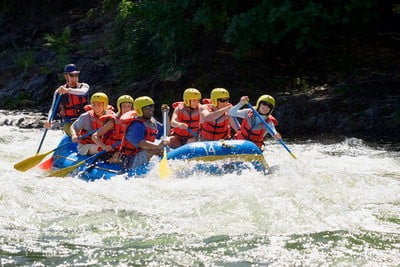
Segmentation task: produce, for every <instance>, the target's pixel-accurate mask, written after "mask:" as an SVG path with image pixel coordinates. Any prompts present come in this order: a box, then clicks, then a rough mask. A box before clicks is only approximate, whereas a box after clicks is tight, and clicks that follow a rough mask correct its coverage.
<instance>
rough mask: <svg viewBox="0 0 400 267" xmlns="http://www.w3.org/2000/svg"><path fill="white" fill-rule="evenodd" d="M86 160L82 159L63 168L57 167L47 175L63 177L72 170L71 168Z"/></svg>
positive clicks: (73, 168)
mask: <svg viewBox="0 0 400 267" xmlns="http://www.w3.org/2000/svg"><path fill="white" fill-rule="evenodd" d="M85 162H86V161H84V160H82V161H80V162H79V163H77V164H75V165H72V166H69V167H66V168H63V169H59V170H56V171H53V172H50V173H49V174H48V175H47V177H65V176H67V175H68V173H70V172H72V171H73V170H75V169H76V168H78V167H79V166H81V165H83V164H85Z"/></svg>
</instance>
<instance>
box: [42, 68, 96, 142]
mask: <svg viewBox="0 0 400 267" xmlns="http://www.w3.org/2000/svg"><path fill="white" fill-rule="evenodd" d="M79 73H80V71H79V70H78V69H77V67H76V66H75V65H74V64H68V65H66V66H65V67H64V78H65V81H66V83H65V84H64V85H61V86H60V87H58V88H57V89H56V90H55V92H54V96H53V102H52V104H51V107H50V111H49V115H48V120H47V121H46V123H45V125H44V127H45V128H46V129H50V128H51V126H52V121H51V120H50V118H53V117H54V116H53V114H52V111H53V110H56V112H57V113H58V114H59V115H60V116H61V119H62V123H63V130H64V132H65V133H66V134H68V135H69V136H71V133H70V130H69V129H70V126H71V124H72V122H73V121H75V120H76V119H77V118H78V117H79V115H81V114H82V113H84V112H85V110H84V106H85V105H86V104H87V99H88V95H89V85H88V84H87V83H80V82H79V77H78V76H79ZM58 94H60V95H62V96H61V100H60V104H59V106H58V107H55V108H54V105H55V102H56V101H55V100H56V98H57V95H58Z"/></svg>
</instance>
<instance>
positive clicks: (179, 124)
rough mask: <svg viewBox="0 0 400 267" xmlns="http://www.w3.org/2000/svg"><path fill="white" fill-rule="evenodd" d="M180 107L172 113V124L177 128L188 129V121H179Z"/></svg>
mask: <svg viewBox="0 0 400 267" xmlns="http://www.w3.org/2000/svg"><path fill="white" fill-rule="evenodd" d="M178 109H179V108H178V107H177V108H176V109H175V110H174V112H173V113H172V118H171V126H172V127H175V128H182V129H187V128H188V125H187V124H186V123H183V122H179V121H178V112H177V111H178Z"/></svg>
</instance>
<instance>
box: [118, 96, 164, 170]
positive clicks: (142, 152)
mask: <svg viewBox="0 0 400 267" xmlns="http://www.w3.org/2000/svg"><path fill="white" fill-rule="evenodd" d="M164 110H169V107H168V105H166V104H163V105H162V106H161V111H164ZM153 115H154V101H153V99H152V98H150V97H148V96H141V97H138V98H136V99H135V111H129V112H127V113H125V114H123V115H122V116H121V122H122V123H124V124H126V133H125V136H124V138H123V140H122V144H121V149H120V152H121V153H122V156H121V157H120V162H121V163H122V165H123V167H124V168H126V169H128V168H135V167H137V166H139V165H142V164H145V163H147V162H148V161H149V160H150V158H151V157H152V156H153V155H161V152H162V148H163V147H164V146H167V145H168V144H169V139H168V138H166V139H163V140H162V141H161V142H159V143H157V142H156V139H160V138H161V137H162V135H163V129H164V128H163V127H167V128H166V130H167V132H169V128H170V125H169V124H170V123H169V120H167V125H163V124H161V123H160V122H159V121H157V120H156V119H155V118H154V117H153Z"/></svg>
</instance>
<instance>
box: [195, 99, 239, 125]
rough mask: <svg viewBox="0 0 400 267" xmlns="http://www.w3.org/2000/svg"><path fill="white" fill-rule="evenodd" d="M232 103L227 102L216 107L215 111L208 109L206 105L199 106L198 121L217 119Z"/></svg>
mask: <svg viewBox="0 0 400 267" xmlns="http://www.w3.org/2000/svg"><path fill="white" fill-rule="evenodd" d="M231 107H232V105H231V104H230V103H227V104H226V106H225V107H223V108H221V109H218V110H216V111H209V110H208V108H207V106H206V105H202V106H201V107H200V122H201V123H203V122H205V121H213V120H216V119H218V118H219V117H220V116H221V115H222V114H224V113H225V112H228V111H229V110H230V109H231Z"/></svg>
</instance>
